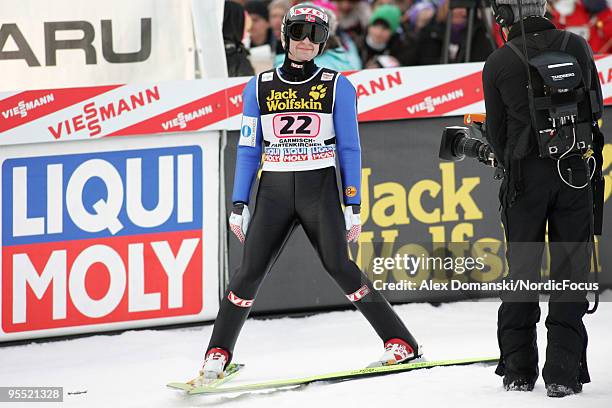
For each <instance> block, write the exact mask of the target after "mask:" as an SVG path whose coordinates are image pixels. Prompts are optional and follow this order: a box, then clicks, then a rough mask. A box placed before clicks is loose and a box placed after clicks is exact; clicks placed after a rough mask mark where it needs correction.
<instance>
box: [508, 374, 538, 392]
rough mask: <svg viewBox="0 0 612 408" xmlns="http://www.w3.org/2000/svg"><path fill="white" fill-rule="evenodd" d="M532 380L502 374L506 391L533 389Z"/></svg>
mask: <svg viewBox="0 0 612 408" xmlns="http://www.w3.org/2000/svg"><path fill="white" fill-rule="evenodd" d="M533 386H534V381H532V380H530V379H529V378H525V377H513V376H508V375H505V376H504V389H505V390H506V391H533Z"/></svg>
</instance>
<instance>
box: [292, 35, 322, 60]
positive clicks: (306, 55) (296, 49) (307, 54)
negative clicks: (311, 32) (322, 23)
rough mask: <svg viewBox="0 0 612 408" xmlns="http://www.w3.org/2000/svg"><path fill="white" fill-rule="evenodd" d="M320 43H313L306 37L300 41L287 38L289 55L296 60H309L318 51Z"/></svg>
mask: <svg viewBox="0 0 612 408" xmlns="http://www.w3.org/2000/svg"><path fill="white" fill-rule="evenodd" d="M320 46H321V45H320V44H313V43H312V42H310V39H309V38H308V37H306V38H304V39H303V40H302V41H296V40H291V39H290V40H289V56H290V57H291V59H292V60H294V61H296V62H304V61H310V60H311V59H313V58H314V57H316V56H317V54H318V53H319V47H320Z"/></svg>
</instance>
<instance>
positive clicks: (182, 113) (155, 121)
mask: <svg viewBox="0 0 612 408" xmlns="http://www.w3.org/2000/svg"><path fill="white" fill-rule="evenodd" d="M244 86H245V85H244V84H241V85H236V86H234V87H231V88H228V89H223V90H220V91H217V92H215V93H212V94H210V95H206V96H204V97H203V98H200V99H196V100H195V101H192V102H189V103H187V104H184V105H181V106H179V107H177V108H174V109H172V110H170V111H167V112H164V113H161V114H159V115H157V116H154V117H152V118H150V119H147V120H145V121H142V122H139V123H136V124H134V125H131V126H128V127H126V128H123V129H120V130H118V131H116V132H113V133H111V134H109V135H107V136H127V135H144V134H153V133H170V132H190V131H195V130H198V129H201V128H203V127H205V126H209V125H212V124H213V123H216V122H220V121H222V120H225V119H226V118H227V117H228V110H230V109H231V110H233V111H234V110H235V111H237V112H242V95H241V93H242V89H243V88H244ZM228 95H231V96H239V98H237V99H233V100H234V101H237V102H236V104H234V103H232V102H230V98H229V96H228ZM229 105H232V107H231V108H230V107H229Z"/></svg>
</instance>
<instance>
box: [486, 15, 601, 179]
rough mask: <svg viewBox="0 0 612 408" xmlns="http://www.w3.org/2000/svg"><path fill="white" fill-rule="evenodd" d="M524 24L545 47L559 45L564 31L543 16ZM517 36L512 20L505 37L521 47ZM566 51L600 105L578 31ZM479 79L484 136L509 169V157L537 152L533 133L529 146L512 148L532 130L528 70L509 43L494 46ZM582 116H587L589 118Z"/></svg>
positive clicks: (593, 73)
mask: <svg viewBox="0 0 612 408" xmlns="http://www.w3.org/2000/svg"><path fill="white" fill-rule="evenodd" d="M524 25H525V33H526V35H527V37H529V36H530V33H531V35H536V36H538V38H539V39H540V40H542V41H545V42H546V44H547V45H546V49H548V47H550V49H551V50H559V49H560V48H561V43H562V41H563V37H564V33H565V32H564V31H562V30H557V29H556V28H555V26H554V24H553V23H551V22H550V21H549V20H547V19H545V18H543V17H528V18H526V19H525V20H524ZM518 37H521V26H520V24H515V25H513V26H512V28H511V29H510V33H509V35H508V41H510V40H512V39H515V38H517V40H518V41H520V42H519V43H518V44H517V46H518V47H519V49H520V50H521V51H522V50H523V47H522V40H521V39H520V38H518ZM513 42H514V41H513ZM528 43H529V41H528ZM527 50H528V54H529V56H530V57H531V56H534V55H535V54H536V53H537V52H539V51H538V50H537V49H530V48H529V47H528V48H527ZM565 51H566V52H567V53H568V54H571V55H573V56H574V57H575V58H576V60H577V61H578V63H579V64H580V68H581V70H582V74H583V76H584V79H585V84H586V85H587V87H590V89H593V90H596V92H597V95H598V98H599V105H600V106H602V94H601V85H600V83H599V79H598V76H597V69H596V67H595V62H594V61H593V55H592V52H591V49H590V47H589V45H588V44H587V43H586V41H585V40H584V39H582V38H581V37H579V36H578V35H575V34H570V38H569V41H568V44H567V48H566V49H565ZM532 80H533V78H532ZM482 82H483V87H484V99H485V106H486V111H487V119H486V125H487V140H488V141H489V143H490V144H491V147H492V148H493V152H494V153H495V156H496V158H497V159H498V161H500V162H501V163H502V164H503V165H504V167H505V168H506V169H508V167H509V165H510V164H511V163H509V162H510V161H511V160H518V159H521V158H522V157H526V156H530V155H537V147H536V146H537V142H536V140H535V136H533V135H532V136H531V138H530V140H531V141H532V142H531V144H530V146H528V148H526V149H521V148H518V149H514V145H515V144H516V142H517V140H519V139H521V140H527V139H529V133H530V132H531V125H530V123H531V120H530V116H529V102H528V99H527V70H526V68H525V65H524V63H523V62H522V61H521V59H520V58H519V57H518V55H516V54H515V53H514V51H512V50H511V49H510V47H508V46H503V47H501V48H498V49H497V50H495V52H493V54H491V55H490V56H489V58H488V59H487V62H486V63H485V66H484V69H483V72H482ZM600 117H601V112H600V113H599V114H597V115H595V118H594V119H599V118H600ZM582 119H583V120H588V118H582ZM521 136H522V137H521Z"/></svg>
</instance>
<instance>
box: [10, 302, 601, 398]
mask: <svg viewBox="0 0 612 408" xmlns="http://www.w3.org/2000/svg"><path fill="white" fill-rule="evenodd" d="M606 295H608V296H606V298H607V299H608V301H610V300H612V299H611V298H612V296H610V295H612V293H610V292H607V294H606ZM542 306H543V309H544V310H543V316H545V313H546V306H545V305H544V304H543V305H542ZM497 307H498V303H497V302H493V301H486V302H461V303H452V304H445V305H442V306H440V307H433V306H431V305H429V304H410V305H401V306H396V307H395V309H396V310H397V312H398V313H399V314H400V316H401V317H402V318H403V319H404V321H405V322H406V323H407V324H408V326H409V328H410V329H411V330H412V331H413V333H414V334H415V336H416V337H417V338H418V340H419V341H420V342H421V343H422V344H423V345H424V346H425V348H424V350H425V353H426V356H427V358H428V359H430V360H438V359H449V358H466V357H487V356H497V353H498V351H497V340H496V337H495V330H496V316H497ZM611 323H612V304H611V303H609V302H602V303H601V304H600V309H599V311H598V312H597V313H596V314H595V315H593V316H588V317H587V318H586V325H587V328H588V330H589V337H590V338H589V367H590V372H591V377H592V380H593V382H592V383H591V384H587V385H585V387H584V393H583V394H580V395H576V396H571V397H567V398H564V399H560V400H558V399H552V398H547V397H546V395H545V390H544V384H543V382H542V380H541V379H540V380H539V381H538V383H537V385H536V388H535V390H534V391H533V392H532V393H517V392H512V393H508V392H505V391H503V389H502V387H501V378H500V377H498V376H496V375H495V374H494V373H493V370H494V368H493V367H480V366H466V367H446V368H434V369H431V370H422V371H414V372H407V373H403V374H396V375H391V376H386V377H380V378H370V379H363V380H358V381H351V382H345V383H341V384H333V385H325V384H312V385H309V386H306V387H305V388H301V389H299V390H290V391H277V392H267V393H265V394H264V393H260V394H256V395H253V394H251V395H242V396H217V397H209V396H192V397H188V396H185V395H183V394H182V393H180V392H178V391H173V390H170V389H168V388H166V387H165V384H166V383H167V382H170V381H181V380H185V379H189V378H191V377H193V375H194V373H196V372H197V370H198V368H199V366H200V364H201V359H202V354H203V351H204V347H205V345H206V344H207V341H208V339H209V337H210V334H211V330H212V326H210V325H207V326H203V327H195V328H194V327H192V328H185V329H176V330H159V331H154V330H145V331H132V332H126V333H123V334H121V335H114V336H107V335H100V336H94V337H88V338H81V339H74V340H67V341H59V342H51V343H42V344H30V345H24V346H14V347H2V348H0V385H2V386H11V385H12V386H63V387H64V403H61V404H60V403H58V404H56V405H57V406H61V407H104V408H107V407H121V408H123V407H170V408H173V407H202V406H222V407H232V408H233V407H249V408H253V407H271V406H275V407H276V406H278V407H306V406H308V407H317V408H325V407H331V406H334V407H337V406H354V405H357V404H359V405H360V406H374V407H383V406H386V405H387V404H389V405H390V406H393V407H418V406H427V407H470V408H473V407H495V408H504V407H512V408H514V407H553V406H554V407H588V408H596V407H610V406H612V405H610V404H612V376H611V375H610V366H611V363H612V357H611V353H610V347H609V344H610V338H611V337H612V324H611ZM538 335H539V344H540V350H541V355H543V351H544V346H545V338H546V331H545V327H544V325H543V322H542V323H541V324H540V325H539V329H538ZM380 353H381V344H380V342H379V340H378V338H377V337H376V335H375V333H374V331H373V330H372V329H371V328H370V326H369V325H368V324H367V322H366V320H365V319H364V318H363V317H362V316H361V315H360V314H359V313H357V312H353V311H344V312H332V313H325V314H319V315H316V316H312V317H307V318H283V319H273V320H248V321H247V323H246V325H245V327H244V330H243V332H242V335H241V337H240V339H239V341H238V344H237V348H236V358H235V360H236V361H238V362H243V363H246V364H247V367H246V368H245V370H244V371H243V372H242V373H241V374H240V375H239V377H238V378H236V379H235V384H239V383H241V382H247V381H248V382H253V381H262V380H266V379H274V378H286V377H302V376H306V375H311V374H320V373H325V372H333V371H338V370H344V369H351V368H359V367H361V366H363V365H365V364H367V363H369V362H370V361H371V360H373V359H375V358H377V357H378V356H379V354H380ZM540 364H541V365H542V364H543V361H541V362H540ZM79 391H87V392H86V393H82V394H79V395H67V393H68V392H79ZM366 404H367V405H366ZM33 405H34V404H30V405H29V406H33ZM39 405H40V406H42V407H51V406H53V404H50V403H43V404H39ZM19 406H20V407H21V406H24V407H25V406H28V404H20V405H19Z"/></svg>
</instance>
